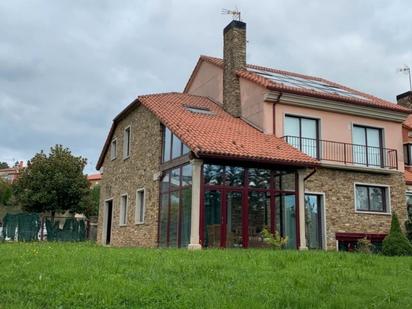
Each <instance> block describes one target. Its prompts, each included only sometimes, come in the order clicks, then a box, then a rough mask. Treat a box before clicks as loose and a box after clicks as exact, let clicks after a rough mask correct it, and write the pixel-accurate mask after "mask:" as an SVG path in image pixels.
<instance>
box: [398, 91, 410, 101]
mask: <svg viewBox="0 0 412 309" xmlns="http://www.w3.org/2000/svg"><path fill="white" fill-rule="evenodd" d="M406 97H412V91H410V90H409V91H406V92H404V93H401V94H399V95H397V96H396V100H397V101H399V100H400V99H403V98H406Z"/></svg>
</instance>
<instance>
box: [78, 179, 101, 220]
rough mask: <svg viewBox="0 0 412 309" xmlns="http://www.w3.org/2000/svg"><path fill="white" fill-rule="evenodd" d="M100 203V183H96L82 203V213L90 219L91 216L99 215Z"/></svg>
mask: <svg viewBox="0 0 412 309" xmlns="http://www.w3.org/2000/svg"><path fill="white" fill-rule="evenodd" d="M99 203H100V185H96V186H94V187H93V188H91V189H90V191H89V194H87V195H86V196H85V197H84V198H83V200H82V203H81V208H82V213H83V214H84V215H85V216H86V217H87V218H89V219H90V217H94V216H97V215H98V213H99Z"/></svg>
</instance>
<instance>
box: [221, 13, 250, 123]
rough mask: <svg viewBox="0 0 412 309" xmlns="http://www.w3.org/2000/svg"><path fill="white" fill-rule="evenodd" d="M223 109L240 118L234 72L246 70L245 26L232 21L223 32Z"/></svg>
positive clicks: (237, 83) (238, 91)
mask: <svg viewBox="0 0 412 309" xmlns="http://www.w3.org/2000/svg"><path fill="white" fill-rule="evenodd" d="M223 63H224V69H223V108H224V109H225V111H227V112H228V113H230V114H232V115H233V116H235V117H240V116H241V106H240V85H239V78H238V77H237V76H236V71H237V70H240V69H244V68H246V24H245V23H244V22H241V21H238V20H232V22H231V23H230V24H228V25H227V26H226V27H225V29H224V30H223Z"/></svg>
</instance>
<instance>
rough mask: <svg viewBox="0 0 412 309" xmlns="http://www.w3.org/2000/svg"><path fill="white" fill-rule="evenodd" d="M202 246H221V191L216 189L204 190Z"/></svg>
mask: <svg viewBox="0 0 412 309" xmlns="http://www.w3.org/2000/svg"><path fill="white" fill-rule="evenodd" d="M204 220H205V229H204V233H205V234H204V247H206V248H216V247H220V246H221V234H222V233H221V227H222V224H221V221H222V193H221V191H218V190H210V191H206V192H205V218H204Z"/></svg>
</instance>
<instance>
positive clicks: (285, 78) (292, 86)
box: [185, 56, 411, 113]
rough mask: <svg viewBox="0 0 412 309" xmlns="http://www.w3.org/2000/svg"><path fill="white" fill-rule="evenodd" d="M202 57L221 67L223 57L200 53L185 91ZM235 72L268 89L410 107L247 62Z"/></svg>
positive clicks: (400, 109) (391, 107)
mask: <svg viewBox="0 0 412 309" xmlns="http://www.w3.org/2000/svg"><path fill="white" fill-rule="evenodd" d="M202 61H207V62H209V63H212V64H214V65H216V66H219V67H221V68H222V69H223V59H221V58H215V57H209V56H200V58H199V61H198V63H197V65H196V67H195V69H194V71H193V73H192V75H191V77H190V79H189V81H188V83H187V85H186V87H185V92H186V91H187V90H188V88H189V85H190V84H191V82H192V80H193V78H194V76H195V75H196V72H197V71H198V70H199V67H200V63H201V62H202ZM236 73H237V75H238V76H239V77H243V78H245V79H248V80H250V81H252V82H255V83H256V84H259V85H261V86H262V87H265V88H267V89H269V90H274V91H284V92H287V93H294V94H299V95H303V96H311V97H318V98H322V99H327V100H334V101H341V102H347V103H351V104H357V105H365V106H371V107H376V108H382V109H388V110H392V111H398V112H407V113H410V112H411V110H410V109H408V108H406V107H403V106H400V105H397V104H395V103H391V102H389V101H386V100H383V99H380V98H377V97H375V96H372V95H369V94H366V93H363V92H360V91H357V90H354V89H351V88H349V87H346V86H343V85H340V84H337V83H334V82H331V81H328V80H326V79H323V78H319V77H314V76H308V75H303V74H298V73H293V72H288V71H283V70H277V69H272V68H267V67H262V66H257V65H251V64H248V65H247V67H246V69H245V70H239V71H237V72H236Z"/></svg>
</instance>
